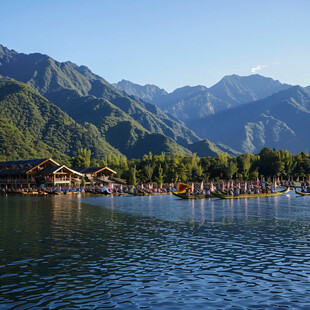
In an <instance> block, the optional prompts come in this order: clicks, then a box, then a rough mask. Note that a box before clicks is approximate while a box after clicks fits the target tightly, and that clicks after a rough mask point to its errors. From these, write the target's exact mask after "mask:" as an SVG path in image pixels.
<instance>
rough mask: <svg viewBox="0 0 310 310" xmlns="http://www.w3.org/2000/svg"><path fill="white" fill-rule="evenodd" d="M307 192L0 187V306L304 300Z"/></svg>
mask: <svg viewBox="0 0 310 310" xmlns="http://www.w3.org/2000/svg"><path fill="white" fill-rule="evenodd" d="M309 202H310V201H309V197H300V198H296V196H295V194H293V193H292V194H290V196H289V197H287V196H280V197H274V198H264V199H253V200H251V199H248V200H230V201H226V200H218V199H206V200H198V201H182V200H179V199H177V198H176V197H174V196H169V195H168V196H165V195H164V196H149V197H78V196H72V197H70V196H63V197H62V196H56V197H53V198H49V197H46V198H39V197H38V198H24V197H4V196H0V308H1V309H14V308H16V309H30V308H37V309H40V308H52V309H57V308H59V309H61V308H71V309H75V308H83V309H98V308H99V309H100V308H102V309H107V308H113V307H117V308H120V309H139V308H141V309H142V308H159V309H165V308H166V309H192V308H193V307H204V309H208V308H216V309H233V308H235V309H242V308H244V309H249V308H256V309H268V308H270V309H275V308H280V307H287V308H304V309H308V308H310V301H309V298H308V295H309V293H310V285H309V284H310V283H309V280H310V278H309V275H310V270H309V267H310V247H309V246H310V211H309Z"/></svg>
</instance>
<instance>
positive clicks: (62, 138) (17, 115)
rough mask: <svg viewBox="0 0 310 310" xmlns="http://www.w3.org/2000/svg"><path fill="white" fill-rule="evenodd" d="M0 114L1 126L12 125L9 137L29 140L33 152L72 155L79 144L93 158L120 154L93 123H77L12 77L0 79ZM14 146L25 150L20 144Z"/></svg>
mask: <svg viewBox="0 0 310 310" xmlns="http://www.w3.org/2000/svg"><path fill="white" fill-rule="evenodd" d="M0 117H1V118H2V126H3V127H4V126H6V127H7V128H8V127H12V134H11V135H12V136H14V135H15V133H16V137H14V139H15V138H16V139H17V137H19V138H18V141H24V143H25V144H26V143H29V145H28V146H30V147H31V148H33V149H35V150H37V151H38V150H39V149H40V148H42V151H44V152H45V151H46V152H49V153H50V154H52V155H53V156H54V157H55V158H56V157H59V156H60V154H61V153H62V154H66V155H68V156H75V155H76V154H77V152H78V149H79V148H82V147H83V148H85V147H86V148H88V149H90V150H91V151H92V154H93V156H94V157H95V158H105V157H107V156H108V155H109V154H118V155H121V154H120V152H119V151H118V150H116V149H115V148H113V147H112V146H111V145H110V144H109V143H107V142H106V141H105V140H104V139H103V138H102V137H101V134H100V132H99V130H98V129H97V128H96V127H95V126H94V125H91V124H85V126H82V125H80V124H78V123H77V122H75V121H74V120H73V119H72V118H71V117H69V116H68V115H67V114H66V113H64V112H63V111H62V110H61V109H60V108H58V107H57V106H56V105H54V104H52V103H50V102H49V101H48V100H47V99H46V98H44V97H43V96H42V95H40V94H39V93H38V92H37V91H35V90H33V89H32V88H31V87H29V86H27V85H25V84H24V83H21V82H17V81H15V80H13V79H9V78H3V77H2V78H0ZM4 121H6V122H4ZM16 129H18V130H16ZM19 131H20V132H21V133H22V134H20V132H19ZM13 132H15V133H13ZM7 138H8V136H6V139H7ZM12 141H14V140H12ZM26 141H28V142H26ZM41 142H42V143H41ZM16 147H18V148H22V147H25V149H27V148H26V146H24V145H23V144H21V145H20V143H18V145H17V146H16ZM7 150H10V147H8V148H7ZM18 154H21V153H18ZM30 154H32V153H31V152H30Z"/></svg>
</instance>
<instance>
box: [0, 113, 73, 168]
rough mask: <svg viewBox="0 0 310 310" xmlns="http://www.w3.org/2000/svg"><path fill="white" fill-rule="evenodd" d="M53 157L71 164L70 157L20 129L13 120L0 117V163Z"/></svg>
mask: <svg viewBox="0 0 310 310" xmlns="http://www.w3.org/2000/svg"><path fill="white" fill-rule="evenodd" d="M35 157H40V158H44V157H53V158H54V159H55V160H56V161H60V162H62V163H64V164H69V157H68V156H66V155H64V154H63V153H61V152H60V151H58V150H56V149H54V148H52V147H50V146H48V145H47V144H45V143H43V142H42V141H40V140H38V139H35V138H34V137H33V136H32V135H31V134H30V133H29V132H28V131H22V130H20V129H18V128H17V127H16V126H15V125H14V124H13V122H12V121H11V120H9V119H7V118H2V117H0V161H3V160H16V159H22V158H23V159H28V158H35Z"/></svg>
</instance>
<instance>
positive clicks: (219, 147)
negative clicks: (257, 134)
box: [187, 139, 240, 157]
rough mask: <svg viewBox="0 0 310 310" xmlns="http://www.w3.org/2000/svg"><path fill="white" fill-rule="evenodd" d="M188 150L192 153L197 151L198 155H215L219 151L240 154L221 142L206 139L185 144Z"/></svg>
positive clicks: (233, 154)
mask: <svg viewBox="0 0 310 310" xmlns="http://www.w3.org/2000/svg"><path fill="white" fill-rule="evenodd" d="M187 148H188V149H189V150H191V151H192V152H193V153H197V156H199V157H208V156H210V157H215V156H217V155H218V154H220V153H227V154H228V155H231V156H237V155H240V153H239V152H237V151H235V150H233V149H232V148H230V147H228V146H226V145H224V144H222V143H213V142H211V141H209V140H208V139H204V140H201V141H198V142H195V143H193V144H190V145H188V146H187Z"/></svg>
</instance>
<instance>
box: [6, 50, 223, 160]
mask: <svg viewBox="0 0 310 310" xmlns="http://www.w3.org/2000/svg"><path fill="white" fill-rule="evenodd" d="M0 75H2V77H1V78H0V81H1V84H0V92H1V93H2V97H1V100H0V104H1V105H2V107H3V109H2V112H1V113H0V117H3V118H4V120H6V121H8V123H4V122H3V123H1V124H2V126H3V127H4V126H6V127H7V126H15V127H16V128H15V127H14V129H16V130H20V131H22V132H27V135H28V136H31V139H30V138H29V139H28V141H29V143H31V148H32V150H33V152H32V155H34V150H37V151H38V147H37V145H38V144H39V142H43V143H45V144H46V146H47V147H49V148H47V149H48V150H49V152H50V153H51V154H52V155H53V156H54V157H57V156H60V154H58V153H57V152H60V153H61V154H62V155H67V156H74V155H76V154H77V151H78V149H79V148H81V147H86V148H89V149H91V150H92V154H93V156H94V157H95V158H102V157H107V156H108V155H109V154H111V153H114V154H118V155H121V154H124V155H126V156H127V157H129V158H139V157H142V156H143V155H144V154H146V153H149V152H152V153H153V154H160V153H162V152H164V153H166V154H167V155H172V154H176V153H178V154H184V155H191V154H192V152H191V151H190V149H189V147H188V146H190V145H191V144H192V143H195V142H198V141H200V140H201V139H200V138H199V137H198V136H197V135H196V134H195V133H194V131H193V130H191V129H189V128H188V127H186V125H185V124H184V123H183V122H181V121H179V120H176V119H175V118H173V117H171V116H170V115H167V114H166V113H165V112H163V111H162V110H161V109H160V108H159V107H158V106H156V105H154V104H151V103H149V102H146V101H144V100H142V99H141V98H139V97H137V96H134V95H129V94H127V93H126V92H124V91H121V90H118V89H116V88H115V87H114V86H113V85H111V84H109V83H108V82H107V81H106V80H105V79H103V78H102V77H100V76H98V75H96V74H94V73H93V72H92V71H91V70H89V69H88V68H87V67H86V66H78V65H76V64H74V63H72V62H70V61H67V62H58V61H56V60H54V59H52V58H51V57H49V56H48V55H43V54H40V53H34V54H23V53H18V52H16V51H14V50H10V49H8V48H6V47H4V46H2V45H0ZM35 123H36V124H38V128H37V129H36V128H35V126H34V125H33V124H35ZM8 124H9V125H8ZM16 130H15V131H16ZM2 132H4V131H3V130H2ZM16 132H17V131H16ZM0 139H1V136H0ZM2 140H6V141H13V140H12V139H11V140H10V139H8V136H7V135H6V136H4V135H3V136H2ZM21 140H22V139H19V141H21ZM210 143H211V142H210ZM4 145H5V144H3V145H2V149H1V148H0V152H2V154H6V155H5V156H6V157H8V156H9V155H10V156H11V157H12V156H13V155H12V154H13V153H12V152H11V149H12V146H8V145H6V147H4ZM210 145H212V143H211V144H210ZM212 147H213V146H212ZM225 147H226V146H224V148H223V150H220V152H223V151H225ZM18 149H22V147H19V148H18ZM41 149H42V150H43V149H44V147H43V148H41ZM209 151H211V150H209V148H208V147H207V148H206V149H205V152H206V154H208V152H209ZM0 154H1V153H0ZM14 154H15V153H14ZM18 154H19V153H18ZM18 154H15V155H14V156H13V157H14V158H16V157H21V156H22V155H18ZM20 154H24V153H20ZM44 154H46V153H44ZM57 154H58V155H57ZM210 154H211V153H210ZM212 154H213V153H212ZM3 156H4V155H3ZM11 157H10V158H11Z"/></svg>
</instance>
